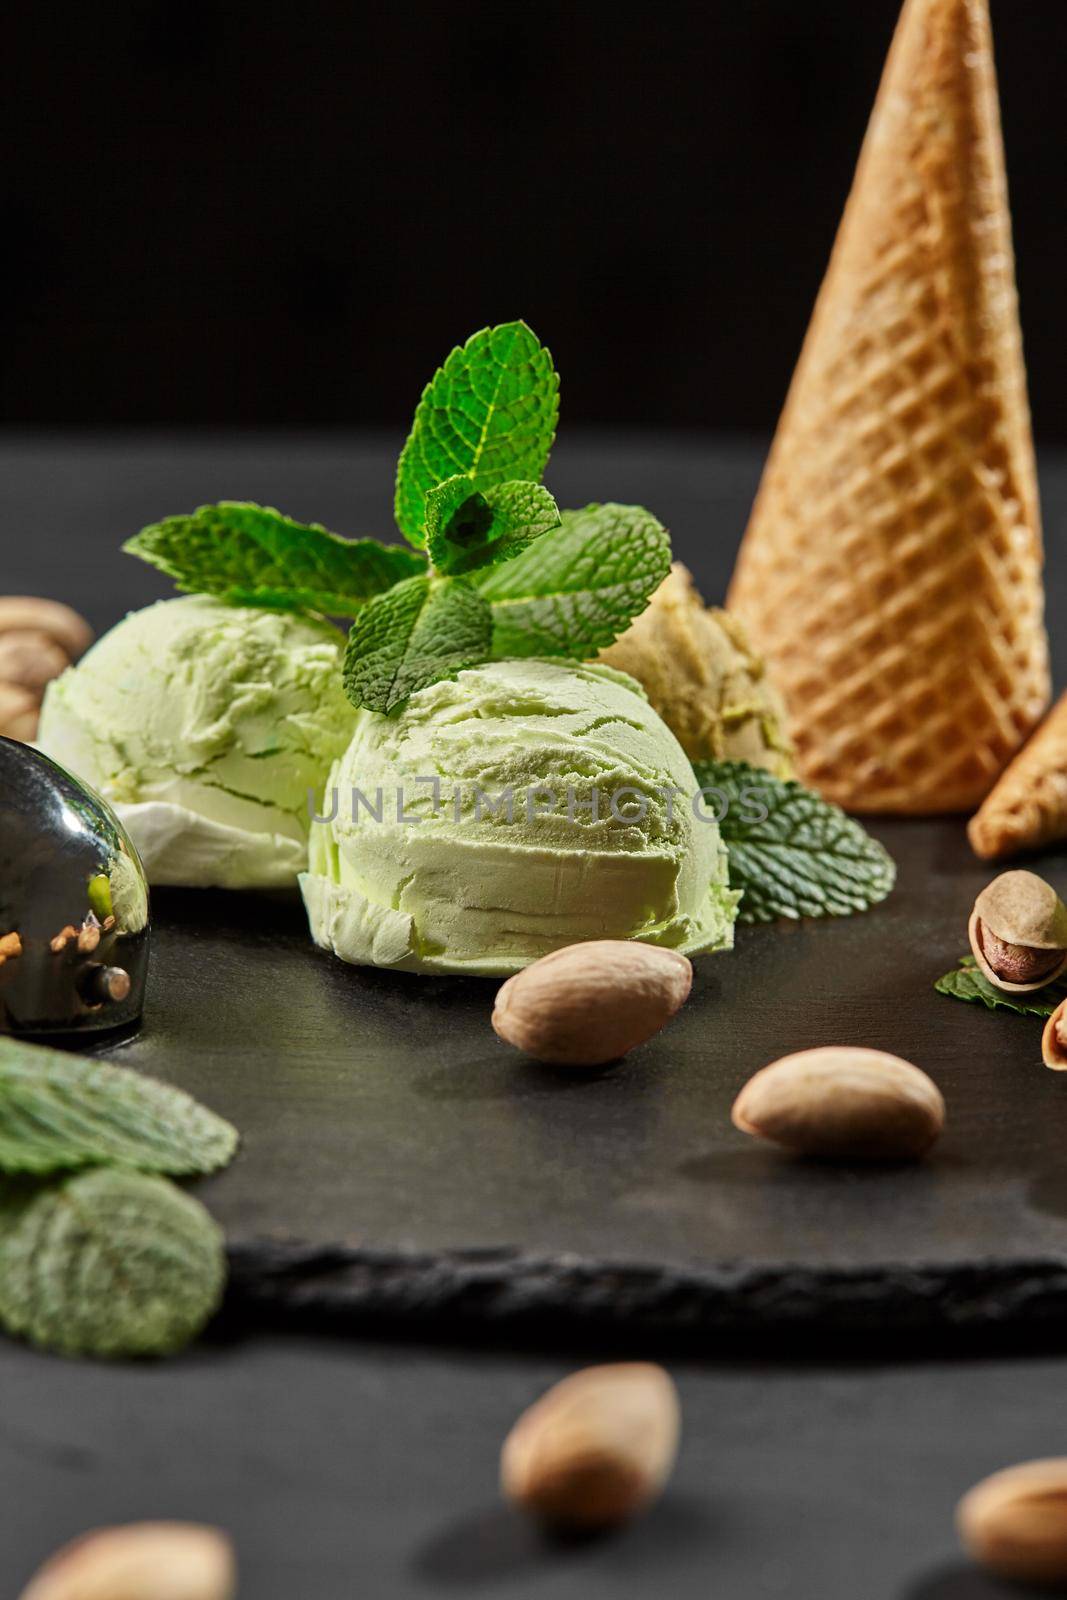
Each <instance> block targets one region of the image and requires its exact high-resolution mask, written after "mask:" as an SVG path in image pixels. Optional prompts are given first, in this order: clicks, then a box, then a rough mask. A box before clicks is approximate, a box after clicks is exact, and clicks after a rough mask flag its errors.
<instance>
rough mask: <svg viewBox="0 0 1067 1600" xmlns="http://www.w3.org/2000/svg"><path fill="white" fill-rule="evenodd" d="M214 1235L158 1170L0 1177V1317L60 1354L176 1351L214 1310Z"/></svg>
mask: <svg viewBox="0 0 1067 1600" xmlns="http://www.w3.org/2000/svg"><path fill="white" fill-rule="evenodd" d="M225 1278H226V1263H225V1254H224V1251H223V1244H222V1235H221V1233H220V1232H219V1229H218V1227H217V1226H216V1224H215V1223H214V1222H213V1221H212V1219H211V1217H210V1216H209V1215H208V1213H207V1212H206V1211H205V1210H204V1208H203V1206H202V1205H201V1204H200V1203H199V1201H197V1200H194V1199H193V1198H192V1196H191V1195H187V1194H183V1193H182V1192H181V1190H180V1189H176V1188H175V1186H174V1185H173V1184H172V1183H170V1182H168V1180H167V1179H166V1178H157V1177H147V1176H145V1175H144V1174H143V1173H139V1172H123V1171H121V1170H118V1169H115V1168H109V1167H101V1168H97V1169H95V1170H93V1171H91V1172H80V1173H76V1174H75V1175H74V1176H72V1177H69V1176H68V1177H66V1178H62V1179H58V1180H54V1181H52V1182H51V1183H47V1184H36V1185H27V1184H13V1185H11V1184H9V1185H8V1187H7V1190H6V1192H5V1193H4V1194H3V1196H2V1204H0V1322H2V1323H3V1325H4V1327H5V1328H6V1329H7V1331H8V1332H9V1333H13V1334H18V1335H20V1336H21V1337H23V1338H25V1339H29V1340H30V1342H31V1343H33V1344H37V1345H42V1346H44V1347H45V1348H46V1349H49V1350H57V1351H60V1352H61V1353H62V1354H63V1355H72V1356H77V1355H87V1356H108V1357H117V1356H158V1355H167V1354H170V1353H171V1352H173V1351H175V1350H180V1349H181V1348H182V1347H183V1346H184V1345H186V1344H188V1343H189V1341H190V1340H191V1339H193V1338H195V1337H196V1335H197V1334H198V1333H199V1332H200V1330H201V1329H202V1328H203V1326H204V1324H205V1323H206V1322H207V1321H208V1318H209V1317H211V1316H212V1314H213V1313H214V1312H215V1311H216V1310H217V1308H218V1305H219V1302H220V1301H221V1298H222V1290H223V1285H224V1283H225Z"/></svg>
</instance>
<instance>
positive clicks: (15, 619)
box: [0, 594, 93, 661]
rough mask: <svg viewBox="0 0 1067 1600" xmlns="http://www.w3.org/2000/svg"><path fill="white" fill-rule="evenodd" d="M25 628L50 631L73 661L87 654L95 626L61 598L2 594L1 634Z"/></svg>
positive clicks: (50, 634) (0, 605) (51, 636)
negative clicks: (50, 598)
mask: <svg viewBox="0 0 1067 1600" xmlns="http://www.w3.org/2000/svg"><path fill="white" fill-rule="evenodd" d="M25 630H30V631H31V632H34V633H45V634H47V635H48V637H49V638H50V639H54V640H55V642H56V644H57V645H59V647H60V649H61V650H63V652H64V653H65V654H66V655H67V656H68V657H69V659H70V660H71V661H76V660H77V659H78V657H79V656H81V655H84V654H85V652H86V650H88V648H89V646H90V645H91V644H92V642H93V630H92V628H90V626H89V624H88V623H87V622H86V620H85V618H84V617H82V616H79V615H78V613H77V612H76V611H73V610H72V609H71V607H70V606H65V605H63V603H62V602H61V601H59V600H42V599H39V598H38V597H37V596H36V595H15V594H10V595H2V596H0V635H2V634H5V633H21V632H23V631H25Z"/></svg>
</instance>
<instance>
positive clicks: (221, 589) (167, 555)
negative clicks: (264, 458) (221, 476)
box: [123, 500, 425, 617]
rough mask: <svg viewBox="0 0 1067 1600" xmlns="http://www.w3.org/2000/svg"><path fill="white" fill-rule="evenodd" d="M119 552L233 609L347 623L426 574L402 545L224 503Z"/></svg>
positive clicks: (155, 529) (160, 525)
mask: <svg viewBox="0 0 1067 1600" xmlns="http://www.w3.org/2000/svg"><path fill="white" fill-rule="evenodd" d="M123 549H124V550H126V551H127V553H128V554H130V555H134V556H140V558H141V560H142V561H147V562H149V563H150V564H151V565H152V566H154V567H158V568H159V570H160V571H161V572H165V573H167V575H168V576H169V577H171V578H173V579H174V580H175V582H176V584H177V586H178V588H179V589H181V590H183V591H185V592H186V593H192V594H210V595H214V596H215V597H216V598H217V599H219V600H224V601H226V602H228V603H229V604H230V605H245V606H264V607H268V608H273V609H279V610H289V611H294V610H296V611H315V612H320V613H322V614H323V615H325V616H331V617H352V616H355V614H356V612H357V611H358V610H359V608H360V607H361V606H362V605H363V604H364V602H365V601H367V600H369V599H371V598H372V596H374V595H376V594H381V593H383V592H384V591H386V590H387V589H389V588H390V587H391V586H392V584H394V583H397V582H399V581H400V580H402V579H404V578H409V577H411V576H412V575H413V574H415V573H418V572H421V571H423V570H424V569H425V563H424V562H423V561H422V560H421V559H420V558H419V557H418V556H417V555H415V554H414V552H413V551H411V550H408V549H407V548H406V546H404V545H384V544H379V543H378V541H377V540H376V539H341V538H338V536H337V535H336V534H335V533H328V532H327V531H326V529H325V528H321V527H319V525H318V524H317V523H309V524H306V525H305V524H302V523H299V522H294V521H293V520H292V518H290V517H286V516H283V515H282V514H281V512H280V511H273V510H271V508H270V507H269V506H257V505H253V504H252V503H251V502H250V501H245V500H222V501H220V502H219V503H218V504H217V505H208V506H201V507H200V508H199V509H198V510H197V511H194V512H193V513H192V514H191V515H189V516H177V517H165V518H164V519H163V521H162V522H154V523H152V524H151V525H150V526H149V527H147V528H142V530H141V532H140V533H138V534H135V535H134V536H133V538H132V539H129V540H127V542H126V544H125V545H124V546H123Z"/></svg>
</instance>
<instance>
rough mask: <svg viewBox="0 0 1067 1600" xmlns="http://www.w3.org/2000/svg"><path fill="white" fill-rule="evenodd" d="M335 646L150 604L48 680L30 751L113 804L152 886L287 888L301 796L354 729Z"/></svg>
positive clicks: (314, 634)
mask: <svg viewBox="0 0 1067 1600" xmlns="http://www.w3.org/2000/svg"><path fill="white" fill-rule="evenodd" d="M343 644H344V640H343V638H342V636H341V634H340V633H339V632H338V631H337V630H336V629H335V628H333V627H331V626H329V625H328V624H327V623H322V622H318V621H314V620H311V619H308V618H303V617H295V616H293V615H291V614H290V613H286V612H273V611H264V610H259V609H257V608H254V607H242V606H228V605H222V604H221V603H219V602H217V601H214V600H211V599H207V598H205V597H203V596H191V597H189V598H185V599H180V600H167V601H161V602H160V603H159V604H157V605H153V606H149V607H147V608H146V609H145V610H143V611H137V612H134V613H132V614H131V615H130V616H128V617H126V618H125V620H124V621H122V622H120V623H119V624H118V625H117V626H116V627H114V628H112V629H111V631H110V632H109V633H107V634H105V635H104V637H103V638H102V639H100V640H99V642H98V643H97V644H96V645H94V647H93V648H92V649H91V650H90V651H89V653H88V654H87V655H86V656H85V657H84V658H83V659H82V661H81V662H80V663H79V665H78V666H76V667H72V668H70V669H69V671H67V672H65V673H64V674H63V676H62V677H61V678H59V679H57V680H56V681H55V682H54V683H53V684H51V685H50V687H49V690H48V693H47V695H46V697H45V703H44V706H43V708H42V715H41V726H40V732H39V735H38V740H39V744H40V747H41V748H42V749H43V750H44V752H45V753H46V754H47V755H49V756H51V757H52V758H53V759H54V760H56V761H58V762H59V763H60V764H61V765H62V766H65V767H68V768H69V769H70V770H71V771H73V772H75V773H77V774H78V776H79V777H81V778H83V779H84V780H85V781H86V782H87V783H89V784H91V785H92V786H93V788H95V789H96V790H98V791H99V793H100V794H102V795H103V796H104V798H105V799H106V800H108V801H110V803H111V804H112V805H113V806H114V807H115V809H116V810H117V811H118V813H119V815H120V817H121V818H122V819H123V821H124V822H125V823H126V825H127V827H128V828H129V830H130V834H131V837H132V838H133V840H134V843H135V844H136V845H137V847H138V850H139V851H140V853H141V856H142V859H143V861H144V864H145V869H146V872H147V874H148V877H149V881H150V882H152V883H157V884H185V885H188V886H192V887H223V888H232V889H255V888H276V887H285V886H287V885H294V886H295V884H296V879H297V874H298V873H299V872H300V871H301V870H302V868H303V867H304V866H305V865H306V864H307V839H308V830H309V826H310V818H311V812H312V810H313V806H312V805H309V794H310V796H311V797H312V798H314V796H316V795H318V794H319V793H320V792H321V789H322V785H323V782H324V779H325V776H326V774H327V772H328V771H329V769H330V766H331V763H332V762H333V761H334V760H335V759H336V757H337V756H339V755H340V754H341V753H342V751H343V750H344V749H345V747H346V745H347V744H348V741H349V739H350V737H351V734H352V728H353V726H354V723H355V716H356V714H355V712H354V710H353V709H352V707H351V706H350V705H349V703H348V700H347V699H346V697H345V694H344V689H343V686H342V682H341V672H340V660H341V651H342V648H343Z"/></svg>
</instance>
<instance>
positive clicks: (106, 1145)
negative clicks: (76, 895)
mask: <svg viewBox="0 0 1067 1600" xmlns="http://www.w3.org/2000/svg"><path fill="white" fill-rule="evenodd" d="M105 882H106V879H105ZM236 1149H237V1130H236V1128H233V1127H231V1126H230V1124H229V1123H228V1122H224V1121H223V1119H222V1118H221V1117H217V1116H216V1115H215V1113H214V1112H213V1111H208V1110H207V1108H206V1107H205V1106H202V1105H200V1104H199V1103H198V1102H197V1101H196V1100H194V1099H193V1098H192V1096H191V1095H187V1094H185V1093H183V1091H182V1090H181V1089H174V1088H172V1087H171V1086H170V1085H169V1084H165V1083H158V1082H157V1081H156V1080H155V1079H154V1078H144V1077H142V1076H141V1074H140V1073H138V1072H131V1071H130V1070H129V1069H128V1068H126V1067H113V1066H109V1065H108V1064H107V1063H105V1062H102V1061H93V1060H89V1059H87V1058H86V1057H84V1056H75V1055H68V1054H67V1053H66V1051H61V1050H47V1049H45V1048H44V1047H43V1046H41V1045H35V1044H27V1043H25V1042H23V1041H22V1040H19V1039H13V1038H5V1037H2V1036H0V1171H4V1172H32V1173H46V1172H56V1171H59V1170H61V1169H63V1168H72V1167H83V1166H96V1165H102V1164H104V1163H107V1162H115V1163H117V1164H120V1165H122V1166H126V1167H136V1168H138V1169H140V1170H141V1171H143V1172H166V1173H170V1174H171V1175H172V1176H173V1177H183V1176H190V1175H192V1174H194V1173H206V1172H216V1171H217V1170H218V1169H219V1168H220V1167H224V1166H226V1165H227V1163H228V1162H229V1161H231V1160H232V1159H233V1155H234V1152H235V1151H236Z"/></svg>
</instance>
